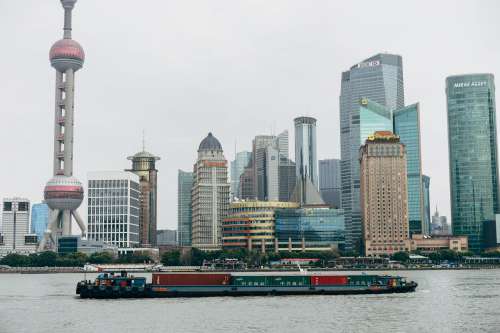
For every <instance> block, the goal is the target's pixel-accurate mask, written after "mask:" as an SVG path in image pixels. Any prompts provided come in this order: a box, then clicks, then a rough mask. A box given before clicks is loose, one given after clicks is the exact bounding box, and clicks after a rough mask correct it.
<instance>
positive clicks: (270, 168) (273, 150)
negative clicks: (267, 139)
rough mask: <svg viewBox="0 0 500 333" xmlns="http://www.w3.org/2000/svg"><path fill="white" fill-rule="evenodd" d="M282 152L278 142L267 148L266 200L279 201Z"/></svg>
mask: <svg viewBox="0 0 500 333" xmlns="http://www.w3.org/2000/svg"><path fill="white" fill-rule="evenodd" d="M280 156H281V154H280V151H279V147H278V145H277V143H276V142H274V143H272V144H270V145H268V146H267V147H266V155H265V166H266V169H265V174H266V177H265V179H266V192H265V193H266V194H265V200H267V201H278V200H279V190H280V189H279V185H280V184H279V180H280V178H279V170H280V169H279V165H280Z"/></svg>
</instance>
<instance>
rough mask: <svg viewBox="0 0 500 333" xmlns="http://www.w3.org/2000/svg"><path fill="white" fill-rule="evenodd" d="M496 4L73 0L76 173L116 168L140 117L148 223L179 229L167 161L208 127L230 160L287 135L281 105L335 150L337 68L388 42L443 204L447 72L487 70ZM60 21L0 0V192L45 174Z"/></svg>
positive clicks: (37, 194)
mask: <svg viewBox="0 0 500 333" xmlns="http://www.w3.org/2000/svg"><path fill="white" fill-rule="evenodd" d="M499 14H500V2H498V1H495V0H491V1H456V0H453V1H435V0H434V1H422V0H419V1H382V0H380V1H351V0H349V1H321V0H315V1H291V0H272V1H269V0H252V1H237V0H212V1H191V0H177V1H171V0H161V1H160V0H157V1H154V0H151V1H124V0H107V1H102V0H79V1H78V2H77V4H76V6H75V10H74V12H73V38H74V39H76V40H77V41H79V42H80V43H81V44H82V46H83V48H84V50H85V53H86V59H85V64H84V67H83V69H81V70H80V71H78V72H77V75H76V87H75V89H76V92H75V146H74V149H75V151H74V161H75V176H76V177H78V178H79V179H80V180H81V181H82V182H84V183H86V181H87V172H89V171H96V170H121V169H125V168H128V167H129V166H130V164H129V161H127V159H126V157H127V156H129V155H132V154H134V153H135V152H137V151H139V150H140V149H141V141H142V139H141V137H142V131H143V129H144V130H145V132H146V150H148V151H150V152H152V153H154V154H156V155H159V156H160V157H161V160H160V161H159V162H158V164H157V167H158V170H159V175H158V180H159V182H158V200H159V204H158V210H159V212H158V217H159V220H158V227H159V228H176V227H177V169H183V170H191V169H192V165H193V163H194V161H195V159H196V155H197V153H196V150H197V147H198V144H199V142H200V141H201V140H202V139H203V138H204V137H205V136H206V135H207V133H208V132H209V131H212V132H213V133H214V135H215V136H216V137H217V138H218V139H219V140H220V142H221V143H222V145H223V148H224V152H225V156H226V158H227V159H228V160H231V159H233V158H234V151H235V146H236V149H237V150H238V151H239V150H250V149H251V140H252V138H253V137H254V136H255V135H257V134H269V133H271V132H272V131H274V132H275V133H276V132H280V131H282V130H284V129H288V130H289V131H290V133H291V137H290V142H291V143H293V118H294V117H296V116H299V115H310V116H314V117H316V118H317V119H318V131H317V133H318V156H319V158H320V159H323V158H338V157H340V142H339V137H340V136H339V102H338V100H339V94H340V75H341V72H342V71H344V70H346V69H348V68H349V67H350V66H351V65H354V64H355V63H358V62H360V61H361V60H363V59H366V58H368V57H370V56H372V55H374V54H376V53H379V52H390V53H395V54H400V55H401V56H402V57H403V70H404V87H405V101H406V104H411V103H414V102H420V103H421V131H422V160H423V172H424V173H425V174H427V175H429V176H430V177H431V194H430V196H431V205H432V207H433V208H432V209H434V207H435V206H436V205H438V207H439V209H440V212H442V213H443V214H445V215H447V216H449V214H450V207H449V174H448V148H447V131H446V96H445V86H444V83H445V78H446V76H448V75H451V74H461V73H473V72H489V73H493V74H495V75H496V74H497V73H499V68H500V65H499V62H500V60H499V59H500V45H499V39H498V33H499V31H500V21H499V20H498V15H499ZM62 25H63V10H62V7H61V5H60V3H59V1H58V0H23V1H7V0H0V39H1V45H2V46H1V50H2V52H1V54H2V56H1V58H0V59H1V61H0V112H1V116H2V117H1V118H0V119H1V120H0V148H1V149H0V151H1V154H2V163H1V164H0V196H1V197H7V196H14V195H16V196H24V197H27V198H29V199H30V200H31V201H32V203H35V202H39V201H40V200H41V199H42V198H43V187H44V184H45V182H46V181H47V180H48V179H49V178H50V177H51V173H52V149H53V145H52V136H53V126H54V125H53V117H54V116H53V112H54V111H53V110H54V81H55V74H54V69H53V68H51V67H50V64H49V61H48V51H49V48H50V46H51V45H52V43H54V42H55V41H56V40H58V39H59V38H61V37H62ZM497 120H498V118H497ZM290 148H291V149H290V150H291V153H292V154H293V144H291V145H290ZM80 210H81V213H82V215H83V216H84V218H86V215H87V214H86V211H85V206H84V205H82V207H81V208H80ZM73 229H74V230H75V229H76V227H75V226H74V227H73Z"/></svg>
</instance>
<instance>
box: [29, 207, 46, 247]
mask: <svg viewBox="0 0 500 333" xmlns="http://www.w3.org/2000/svg"><path fill="white" fill-rule="evenodd" d="M48 225H49V206H48V205H47V204H46V203H37V204H34V205H33V206H31V233H32V234H36V236H37V238H38V240H42V239H43V235H44V233H45V230H47V227H48Z"/></svg>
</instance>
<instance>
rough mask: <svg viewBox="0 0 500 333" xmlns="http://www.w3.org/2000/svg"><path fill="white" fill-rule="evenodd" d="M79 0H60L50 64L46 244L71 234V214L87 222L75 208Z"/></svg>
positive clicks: (78, 192)
mask: <svg viewBox="0 0 500 333" xmlns="http://www.w3.org/2000/svg"><path fill="white" fill-rule="evenodd" d="M75 3H76V0H61V4H62V6H63V8H64V29H63V30H64V35H63V39H60V40H58V41H57V42H55V43H54V45H52V47H51V48H50V52H49V58H50V64H51V65H52V67H54V68H55V70H56V89H55V90H56V103H55V117H54V160H53V176H54V177H53V178H52V179H50V180H49V181H48V182H47V185H46V186H45V190H44V197H45V202H46V203H47V205H48V206H49V207H50V210H51V211H50V218H49V221H50V222H49V226H48V228H47V231H46V234H45V235H44V237H43V239H42V241H41V242H40V249H43V248H45V246H46V244H47V241H48V240H49V239H51V241H52V245H54V246H57V237H59V236H69V235H71V216H73V217H74V218H75V220H76V222H77V223H78V226H79V227H80V229H81V231H82V234H85V224H84V223H83V220H82V218H81V217H80V215H79V214H78V212H77V211H76V209H77V208H78V207H79V206H80V204H81V203H82V201H83V188H82V184H81V183H80V182H79V181H78V180H77V179H76V178H74V177H73V127H74V91H75V77H74V75H75V72H76V71H77V70H79V69H80V68H82V66H83V62H84V60H85V53H84V52H83V48H82V47H81V46H80V44H78V42H77V41H75V40H73V39H71V30H72V28H71V12H72V10H73V7H74V6H75Z"/></svg>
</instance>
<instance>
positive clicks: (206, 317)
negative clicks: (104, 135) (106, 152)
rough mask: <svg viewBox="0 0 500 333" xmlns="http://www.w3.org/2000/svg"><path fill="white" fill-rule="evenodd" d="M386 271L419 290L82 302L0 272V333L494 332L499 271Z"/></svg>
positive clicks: (40, 281)
mask: <svg viewBox="0 0 500 333" xmlns="http://www.w3.org/2000/svg"><path fill="white" fill-rule="evenodd" d="M384 273H389V274H398V273H399V274H400V275H405V276H407V277H408V278H409V279H411V280H415V281H417V282H418V283H419V287H418V288H417V292H415V293H410V294H393V295H352V296H280V297H271V296H267V297H237V298H223V297H214V298H198V299H196V298H186V299H182V298H178V299H121V300H120V299H118V300H88V299H86V300H81V299H79V298H77V297H75V294H74V293H75V285H76V282H77V281H78V280H81V279H83V275H80V274H0V332H1V333H10V332H51V333H57V332H86V333H89V332H106V333H113V332H120V333H122V332H133V331H136V332H144V333H146V332H150V331H156V332H219V331H227V332H237V333H242V332H419V333H425V332H478V331H479V332H500V270H476V271H410V272H384ZM338 274H342V273H338ZM87 278H88V279H89V278H91V276H90V275H89V276H87ZM92 278H93V276H92ZM148 278H149V279H150V275H148Z"/></svg>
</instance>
